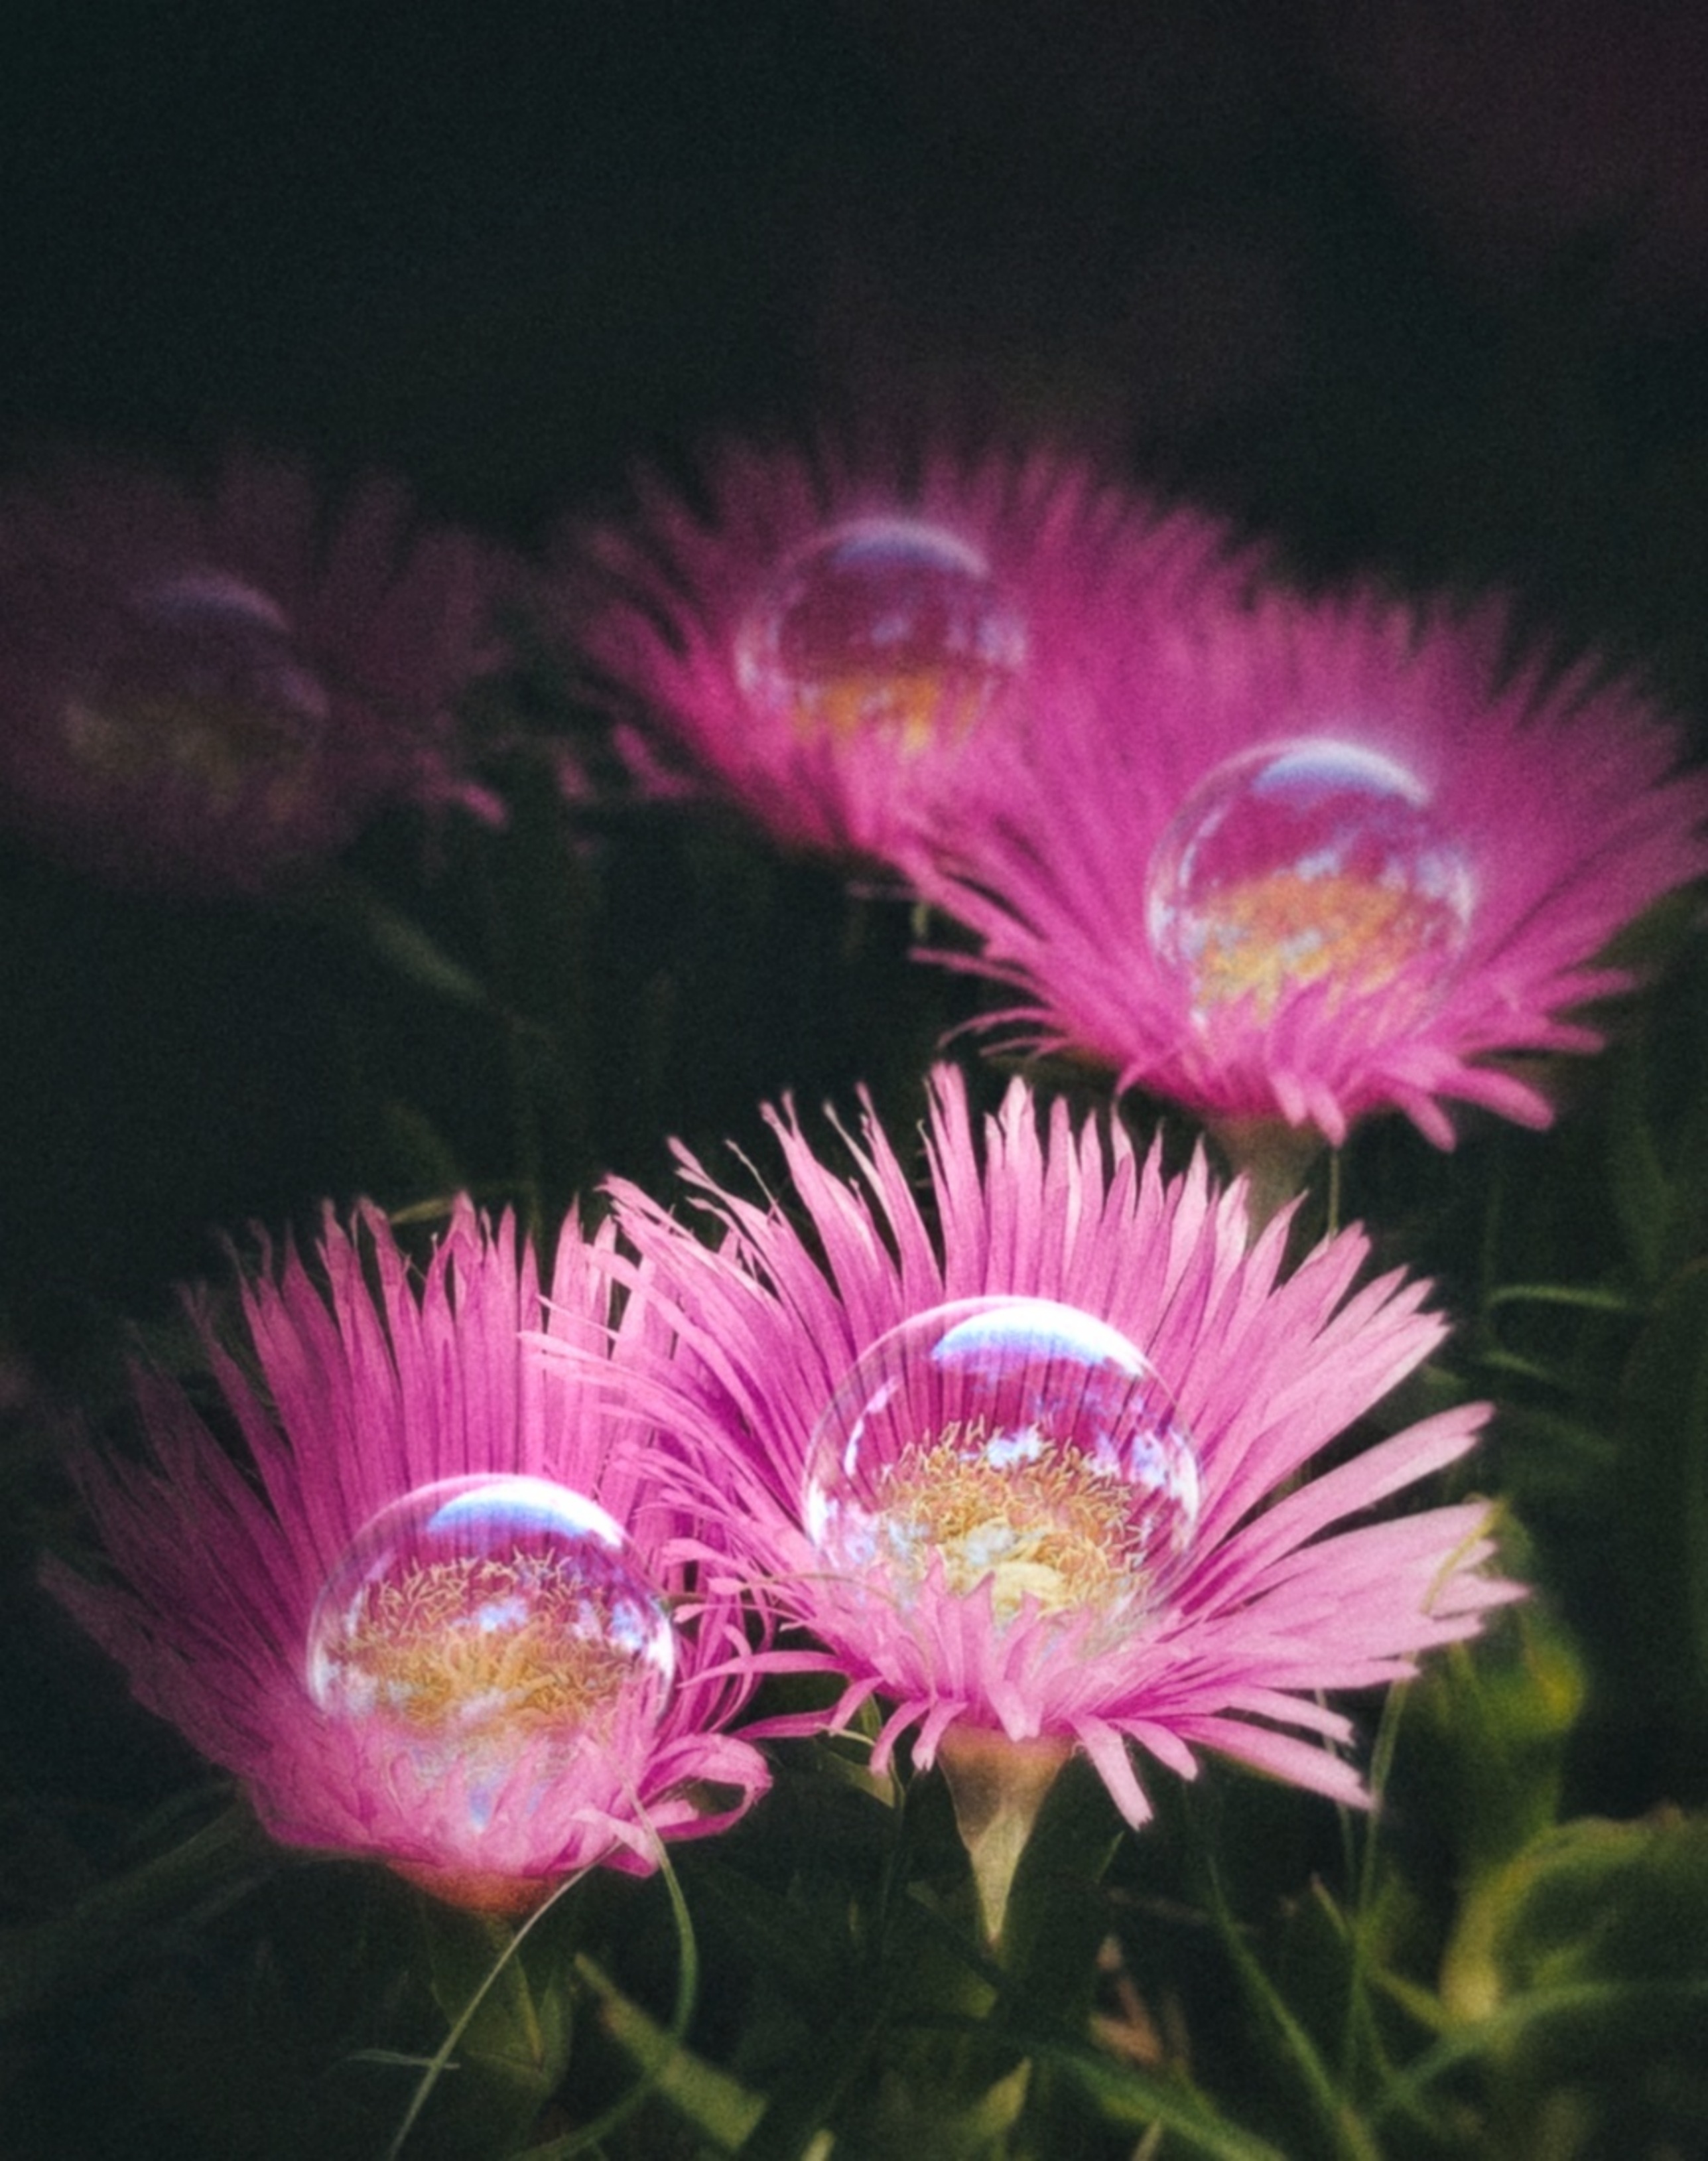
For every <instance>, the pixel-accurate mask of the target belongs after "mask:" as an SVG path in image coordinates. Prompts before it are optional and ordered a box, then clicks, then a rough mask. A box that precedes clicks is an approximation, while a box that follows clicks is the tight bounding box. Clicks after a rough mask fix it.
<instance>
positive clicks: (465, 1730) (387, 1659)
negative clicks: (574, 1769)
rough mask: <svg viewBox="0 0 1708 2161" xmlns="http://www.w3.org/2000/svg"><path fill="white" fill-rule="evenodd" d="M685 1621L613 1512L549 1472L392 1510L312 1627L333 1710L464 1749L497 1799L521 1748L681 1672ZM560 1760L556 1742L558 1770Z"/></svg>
mask: <svg viewBox="0 0 1708 2161" xmlns="http://www.w3.org/2000/svg"><path fill="white" fill-rule="evenodd" d="M675 1664H676V1641H675V1636H674V1632H673V1631H672V1627H671V1624H670V1620H669V1617H668V1616H667V1613H666V1612H665V1610H664V1607H663V1606H662V1603H661V1601H659V1599H658V1598H657V1596H656V1595H655V1593H654V1592H653V1591H652V1588H651V1586H649V1585H648V1583H647V1582H646V1578H645V1577H644V1575H642V1574H641V1571H640V1570H639V1569H638V1568H637V1567H636V1565H635V1562H634V1560H632V1558H631V1554H630V1552H629V1548H628V1542H627V1541H626V1539H625V1538H624V1536H623V1534H622V1532H621V1530H620V1528H618V1526H617V1524H616V1523H614V1522H613V1521H612V1519H611V1518H610V1516H608V1515H607V1514H606V1513H605V1511H604V1509H602V1508H600V1507H598V1506H597V1505H596V1504H595V1503H594V1502H591V1501H589V1500H587V1499H586V1498H584V1497H583V1496H582V1495H580V1494H579V1493H573V1492H569V1491H568V1488H567V1487H562V1486H557V1485H554V1484H553V1483H552V1482H551V1481H549V1480H548V1479H543V1478H523V1477H468V1478H449V1479H444V1480H441V1481H439V1482H438V1483H437V1484H434V1485H431V1486H423V1487H418V1488H417V1489H416V1491H415V1492H413V1493H408V1494H406V1495H404V1496H403V1497H402V1498H401V1499H400V1500H397V1501H394V1502H392V1503H391V1504H390V1505H389V1506H388V1507H385V1508H382V1510H381V1511H380V1513H379V1514H378V1515H376V1517H375V1518H373V1520H372V1522H371V1523H369V1524H368V1525H367V1526H366V1528H365V1529H364V1530H362V1531H361V1532H360V1533H359V1534H357V1536H356V1538H355V1539H353V1540H352V1541H351V1543H350V1545H349V1546H348V1547H347V1548H346V1549H345V1553H344V1554H343V1556H342V1558H341V1559H340V1561H339V1562H338V1564H337V1565H336V1566H335V1568H334V1570H332V1573H331V1575H330V1576H328V1578H327V1580H326V1582H325V1585H324V1587H323V1589H322V1591H321V1592H320V1596H319V1598H318V1599H317V1600H316V1601H315V1605H314V1614H313V1617H312V1618H311V1620H310V1622H309V1640H308V1648H307V1656H306V1674H307V1679H308V1685H309V1695H311V1696H312V1697H313V1698H314V1701H315V1702H316V1703H317V1704H319V1706H320V1708H321V1709H322V1710H323V1711H327V1712H329V1713H330V1715H331V1716H333V1717H335V1718H338V1719H342V1720H346V1721H350V1723H351V1724H354V1725H357V1726H369V1727H371V1728H373V1729H374V1730H376V1731H387V1732H388V1733H391V1734H392V1735H394V1736H395V1737H397V1738H398V1739H399V1740H400V1741H401V1742H404V1743H405V1744H413V1753H414V1756H415V1760H416V1763H417V1765H418V1768H421V1769H423V1770H424V1771H426V1772H427V1773H429V1774H431V1773H434V1772H436V1771H439V1770H441V1769H446V1768H449V1766H450V1765H451V1763H453V1762H456V1763H460V1764H461V1766H462V1767H463V1768H464V1770H465V1773H469V1774H470V1786H471V1792H472V1793H475V1794H480V1793H485V1794H486V1795H488V1796H489V1797H490V1795H491V1793H492V1792H494V1791H495V1790H496V1788H497V1787H498V1786H499V1785H501V1783H502V1782H503V1778H504V1777H505V1775H506V1773H507V1772H508V1771H509V1770H510V1769H511V1768H512V1767H513V1765H514V1763H515V1762H516V1761H517V1759H518V1758H519V1757H521V1755H522V1753H523V1752H524V1751H525V1750H527V1749H528V1748H529V1747H532V1746H533V1744H535V1743H536V1742H539V1741H541V1740H542V1739H543V1740H545V1741H546V1742H548V1744H549V1743H553V1742H556V1743H559V1744H563V1745H564V1746H568V1745H571V1744H573V1743H574V1742H576V1741H577V1740H578V1739H580V1738H582V1737H584V1736H585V1735H587V1734H588V1733H589V1731H595V1732H596V1731H603V1730H604V1729H605V1727H606V1726H608V1725H609V1723H610V1716H611V1714H612V1711H613V1710H614V1708H615V1705H616V1704H617V1702H618V1700H619V1699H620V1698H624V1697H628V1698H629V1699H630V1700H636V1697H637V1696H638V1697H639V1698H640V1699H641V1700H644V1699H645V1698H646V1697H648V1696H651V1695H658V1696H659V1697H660V1699H661V1700H662V1691H663V1690H664V1689H666V1688H667V1686H668V1685H669V1682H670V1680H671V1679H672V1675H673V1674H674V1671H675ZM560 1761H561V1758H560V1757H553V1754H552V1752H551V1749H550V1747H549V1746H548V1749H547V1751H546V1752H545V1753H544V1755H543V1757H542V1759H541V1768H542V1773H543V1775H549V1773H551V1771H552V1770H553V1768H554V1767H556V1766H558V1765H559V1764H560Z"/></svg>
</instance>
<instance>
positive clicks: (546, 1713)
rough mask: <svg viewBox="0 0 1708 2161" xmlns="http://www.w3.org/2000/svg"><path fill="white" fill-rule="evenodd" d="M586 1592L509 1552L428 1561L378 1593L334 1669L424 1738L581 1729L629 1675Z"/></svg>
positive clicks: (371, 1593) (364, 1607)
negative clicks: (480, 1726)
mask: <svg viewBox="0 0 1708 2161" xmlns="http://www.w3.org/2000/svg"><path fill="white" fill-rule="evenodd" d="M608 1620H609V1615H608V1613H607V1612H605V1608H604V1607H603V1606H602V1605H601V1604H600V1601H599V1600H598V1598H597V1596H595V1594H594V1592H593V1591H591V1590H590V1589H589V1586H587V1585H585V1584H584V1583H576V1582H571V1581H567V1580H565V1579H564V1578H563V1576H562V1575H560V1574H559V1573H558V1571H557V1570H553V1568H551V1567H550V1566H549V1565H544V1566H543V1565H541V1564H540V1563H539V1562H538V1561H537V1560H527V1559H525V1558H524V1557H522V1556H521V1555H517V1554H511V1556H510V1557H509V1558H508V1559H501V1558H499V1557H497V1556H495V1555H491V1554H485V1555H481V1556H478V1557H466V1558H464V1559H461V1560H444V1561H433V1562H431V1563H429V1564H428V1565H424V1566H418V1567H415V1568H412V1569H411V1570H409V1572H408V1574H407V1575H403V1576H401V1577H399V1578H397V1580H392V1581H387V1582H381V1583H378V1584H375V1585H373V1586H370V1588H369V1589H368V1591H367V1592H366V1595H365V1596H364V1597H363V1599H362V1601H361V1609H360V1612H358V1614H357V1616H356V1619H355V1622H354V1623H353V1625H352V1626H351V1627H350V1629H349V1630H348V1631H347V1632H346V1633H345V1637H344V1638H343V1641H342V1642H341V1643H339V1644H338V1645H336V1646H335V1648H334V1651H333V1653H332V1656H333V1659H334V1661H335V1664H337V1665H339V1666H340V1667H341V1668H342V1669H344V1671H345V1673H346V1674H356V1675H360V1676H361V1677H362V1678H363V1679H366V1680H367V1681H369V1682H370V1683H371V1685H372V1686H373V1689H374V1692H375V1696H376V1701H377V1702H378V1703H379V1704H380V1705H383V1707H384V1708H385V1709H386V1710H387V1711H388V1712H390V1713H392V1715H393V1716H397V1717H401V1718H402V1719H405V1720H407V1721H408V1723H409V1724H410V1725H412V1726H418V1727H420V1728H421V1729H423V1731H434V1730H437V1729H439V1728H443V1727H447V1726H454V1725H456V1724H458V1723H459V1721H462V1720H464V1719H465V1718H467V1717H468V1716H470V1713H473V1714H475V1716H476V1718H477V1720H478V1721H479V1722H482V1723H491V1722H496V1721H502V1722H503V1724H504V1725H505V1726H506V1727H512V1728H513V1727H515V1726H523V1727H536V1726H537V1727H546V1726H551V1727H556V1728H562V1727H565V1726H586V1725H587V1724H588V1723H589V1721H594V1720H596V1719H598V1718H599V1717H600V1716H601V1714H602V1713H604V1712H605V1711H606V1710H607V1709H608V1707H609V1706H610V1704H611V1703H612V1702H613V1701H614V1700H615V1699H616V1697H617V1696H618V1695H620V1692H621V1691H622V1690H623V1688H624V1687H625V1685H627V1684H628V1683H630V1682H631V1681H632V1680H633V1679H634V1677H635V1673H636V1662H635V1659H634V1658H633V1656H632V1654H631V1653H626V1652H625V1651H623V1650H622V1649H620V1648H618V1647H617V1646H616V1645H615V1644H614V1643H611V1642H610V1640H608V1634H607V1629H606V1625H605V1624H606V1623H607V1622H608Z"/></svg>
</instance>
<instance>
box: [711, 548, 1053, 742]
mask: <svg viewBox="0 0 1708 2161" xmlns="http://www.w3.org/2000/svg"><path fill="white" fill-rule="evenodd" d="M1025 650H1026V635H1025V625H1024V623H1023V622H1021V619H1020V616H1019V615H1018V614H1017V613H1016V612H1015V609H1014V608H1013V607H1011V606H1010V603H1009V601H1007V599H1006V598H1005V596H1004V595H1003V593H1002V592H1001V591H1000V590H999V587H998V586H997V584H996V581H994V579H993V578H992V576H991V575H990V572H989V566H988V565H986V563H985V562H984V558H983V557H982V556H981V555H979V553H978V552H977V550H976V549H973V548H971V547H969V546H968V544H967V543H966V542H965V541H963V540H960V539H957V538H956V537H955V536H954V535H953V534H949V533H945V532H943V531H942V530H941V529H939V528H937V527H936V526H933V525H927V524H924V523H920V522H918V521H916V520H914V519H911V518H858V519H855V520H854V521H853V522H852V523H848V524H844V525H838V526H834V527H833V528H832V529H831V530H830V531H829V532H828V533H823V534H820V535H819V536H818V538H817V539H814V540H812V541H810V542H809V543H808V544H807V546H805V547H804V548H802V549H800V550H799V552H798V553H797V554H796V555H794V556H793V557H792V559H791V560H790V561H789V562H788V563H787V565H786V566H785V567H784V569H783V570H782V572H781V575H779V576H778V578H777V579H776V582H775V584H774V585H773V586H771V589H770V590H769V591H768V592H767V593H766V595H765V596H764V598H763V599H762V600H761V602H760V603H759V605H758V606H757V607H755V609H754V611H753V612H752V613H751V614H750V616H749V617H748V619H747V621H746V622H745V623H744V624H743V626H742V627H741V630H740V634H739V636H738V637H737V639H736V643H735V666H736V674H737V678H738V680H739V681H740V685H741V687H742V690H743V691H744V693H745V695H746V696H747V697H748V698H749V699H750V700H751V702H752V703H753V704H754V705H755V706H756V707H757V708H758V709H759V711H761V712H762V713H764V714H765V715H766V716H767V717H768V718H771V719H773V720H778V721H783V722H785V723H786V724H787V725H788V726H792V727H793V728H794V729H795V730H796V731H797V732H798V733H800V734H801V735H802V736H805V737H818V736H826V735H828V736H829V737H832V738H833V739H835V740H837V741H839V742H847V741H849V740H852V739H854V738H857V737H863V736H867V735H871V734H876V735H878V736H880V737H883V738H885V740H887V741H889V742H892V743H894V744H895V745H896V747H899V748H900V749H901V750H902V751H903V752H919V751H921V750H923V749H925V748H926V747H927V746H928V745H930V744H932V743H937V742H946V741H947V742H953V741H958V740H959V739H961V738H963V737H965V736H966V735H967V734H968V733H969V732H971V731H972V730H973V728H975V727H976V726H978V724H979V721H981V720H982V719H983V718H984V716H985V714H986V713H987V712H989V710H990V708H991V707H992V706H993V705H994V703H995V701H996V700H997V698H998V697H999V695H1001V693H1002V691H1003V690H1004V689H1005V687H1006V686H1007V685H1008V684H1009V683H1010V681H1011V680H1012V679H1013V678H1014V676H1015V674H1017V673H1018V672H1019V670H1020V667H1021V665H1022V664H1023V663H1024V661H1025Z"/></svg>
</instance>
